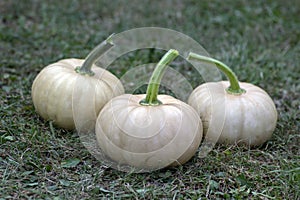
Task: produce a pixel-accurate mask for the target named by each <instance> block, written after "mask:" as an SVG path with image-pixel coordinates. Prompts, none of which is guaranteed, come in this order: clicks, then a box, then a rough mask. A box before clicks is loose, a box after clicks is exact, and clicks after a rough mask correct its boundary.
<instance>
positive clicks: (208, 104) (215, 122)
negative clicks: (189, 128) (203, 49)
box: [188, 53, 277, 146]
mask: <svg viewBox="0 0 300 200" xmlns="http://www.w3.org/2000/svg"><path fill="white" fill-rule="evenodd" d="M188 59H193V60H198V61H204V62H210V63H215V64H216V66H217V67H218V68H219V69H220V70H221V71H222V72H223V73H224V74H225V75H226V76H227V78H228V80H229V81H221V82H208V83H205V84H202V85H200V86H198V87H197V88H196V89H195V90H194V91H193V92H192V94H191V95H190V97H189V99H188V104H189V105H191V106H192V107H193V108H195V109H196V110H197V112H198V113H199V115H200V116H201V119H202V121H203V126H204V135H206V138H208V140H211V141H218V142H219V143H228V144H246V145H249V146H258V145H261V144H263V143H264V142H266V141H267V140H268V139H270V138H271V136H272V133H273V131H274V129H275V127H276V122H277V111H276V108H275V105H274V102H273V101H272V99H271V98H270V96H269V95H268V94H267V93H266V92H265V91H264V90H263V89H261V88H259V87H257V86H255V85H253V84H250V83H239V81H238V79H237V77H236V75H235V74H234V72H232V71H231V69H230V68H229V67H228V66H226V65H225V64H224V63H222V62H220V61H218V60H215V59H213V58H209V57H206V56H201V55H198V54H195V53H190V55H189V57H188Z"/></svg>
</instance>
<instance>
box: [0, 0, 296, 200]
mask: <svg viewBox="0 0 300 200" xmlns="http://www.w3.org/2000/svg"><path fill="white" fill-rule="evenodd" d="M145 26H156V27H164V28H169V29H173V30H176V31H180V32H182V33H184V34H186V35H189V36H190V37H192V38H194V39H195V40H196V41H197V42H199V43H200V44H201V45H202V46H203V47H204V48H205V49H206V50H207V52H209V54H210V55H211V56H213V57H215V58H217V59H219V60H221V61H223V62H224V63H226V64H228V65H229V66H231V67H232V69H233V70H234V71H235V72H236V74H237V75H238V77H239V79H240V81H246V82H250V83H253V84H256V85H257V86H260V87H262V88H264V89H265V90H266V91H267V92H268V93H269V94H270V96H271V98H272V99H273V100H274V102H275V105H276V107H277V110H278V114H279V115H278V123H277V127H276V129H275V131H274V134H273V136H272V138H271V139H270V140H269V141H268V142H267V143H266V144H264V145H262V146H260V147H259V148H247V147H238V146H224V145H217V146H215V148H214V149H213V151H211V152H210V153H209V154H208V156H207V157H205V158H198V157H197V156H195V157H193V158H192V159H191V160H190V161H189V162H188V163H186V164H185V165H183V166H180V167H177V168H168V169H162V170H159V171H154V172H151V173H141V174H135V173H125V172H120V171H117V170H115V169H112V168H108V167H106V166H104V165H101V163H100V162H99V161H98V160H97V159H95V158H94V157H93V156H92V155H91V154H90V153H89V152H88V150H87V149H85V148H84V146H83V145H82V144H81V142H80V139H79V137H78V134H77V133H76V131H66V130H63V129H60V128H57V127H55V126H53V124H52V123H51V122H47V121H44V120H43V119H42V118H40V117H39V116H38V115H37V114H36V112H35V110H34V107H33V103H32V100H31V85H32V82H33V80H34V78H35V77H36V75H37V74H38V73H39V71H40V70H41V69H42V68H43V67H44V66H46V65H48V64H50V63H53V62H55V61H57V60H59V59H63V58H70V57H78V58H84V57H85V56H86V55H87V54H88V53H89V52H90V51H91V50H92V49H93V48H94V47H95V46H96V45H97V44H99V43H100V42H101V41H102V40H103V39H105V38H106V37H107V36H109V35H110V34H112V33H119V32H122V31H125V30H129V29H132V28H137V27H145ZM299 41H300V2H299V1H297V0H288V1H283V0H266V1H260V0H259V1H249V0H240V1H235V0H228V1H221V0H214V1H209V0H202V1H196V0H187V1H180V0H176V1H169V0H167V1H149V0H145V1H138V0H133V1H130V3H128V2H127V1H105V0H103V1H100V0H99V1H87V0H85V1H83V0H65V1H58V0H53V1H38V0H26V1H25V0H24V1H15V0H4V1H0V74H1V76H0V87H1V90H0V106H1V107H0V120H1V121H0V199H1V200H2V199H57V200H58V199H101V198H107V199H300V148H299V145H300V82H299V79H300V66H299V63H300V56H299V55H300V42H299ZM160 56H161V51H156V50H155V51H153V50H149V51H148V50H142V51H138V52H133V53H131V54H128V55H124V56H123V57H121V58H120V59H119V60H118V61H117V62H116V63H113V64H112V66H111V67H110V68H108V69H109V70H110V71H111V72H112V73H114V74H115V75H116V76H118V77H120V76H121V75H122V74H124V73H125V72H126V71H127V70H128V69H129V68H130V67H131V66H136V65H138V64H143V63H148V62H151V61H152V62H157V61H158V59H159V57H160ZM177 67H179V69H178V70H180V65H179V66H177ZM183 67H184V66H183ZM182 71H183V72H182V73H186V74H189V79H190V80H191V82H193V83H195V84H196V83H200V81H201V80H200V79H199V77H198V75H197V74H196V73H189V72H188V71H184V70H182ZM193 86H195V85H193ZM139 90H140V92H143V91H145V87H142V88H140V89H139Z"/></svg>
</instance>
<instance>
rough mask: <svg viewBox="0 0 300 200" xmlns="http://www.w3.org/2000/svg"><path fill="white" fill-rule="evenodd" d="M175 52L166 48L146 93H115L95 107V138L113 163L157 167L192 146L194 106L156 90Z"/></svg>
mask: <svg viewBox="0 0 300 200" xmlns="http://www.w3.org/2000/svg"><path fill="white" fill-rule="evenodd" d="M177 56H178V51H176V50H170V51H169V52H168V53H166V54H165V56H164V57H163V58H162V59H161V60H160V62H159V63H158V64H157V66H156V68H155V70H154V72H153V74H152V76H151V78H150V81H149V85H148V88H147V94H143V95H131V94H124V95H121V96H118V97H115V98H113V99H112V100H110V101H109V102H108V103H107V104H106V105H105V106H104V107H103V109H102V111H101V112H100V114H99V116H98V118H97V122H96V138H97V141H98V144H99V147H100V149H101V151H103V152H104V153H105V155H107V156H108V157H109V158H110V159H111V160H112V161H113V163H114V164H115V165H116V166H115V167H117V168H119V167H118V166H126V167H127V168H128V167H129V168H133V170H137V171H150V170H157V169H160V168H163V167H167V166H171V165H173V166H174V165H178V164H183V163H185V162H187V161H188V160H189V159H190V158H191V157H192V156H193V155H194V154H195V152H196V151H197V149H198V147H199V144H200V142H201V138H202V132H203V130H202V123H201V120H200V118H199V116H198V114H197V113H196V111H195V110H194V109H193V108H192V107H191V106H189V105H187V104H186V103H184V102H182V101H180V100H177V99H175V98H173V97H171V96H168V95H158V90H159V85H160V82H161V79H162V76H163V74H164V72H165V69H166V67H167V66H168V63H170V62H171V61H172V60H173V59H175V58H176V57H177ZM121 168H122V167H121Z"/></svg>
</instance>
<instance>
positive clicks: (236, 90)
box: [187, 52, 246, 95]
mask: <svg viewBox="0 0 300 200" xmlns="http://www.w3.org/2000/svg"><path fill="white" fill-rule="evenodd" d="M187 59H188V60H196V61H205V62H209V63H214V64H216V66H217V67H218V69H220V70H221V71H222V72H223V73H224V74H225V75H226V77H227V79H228V80H229V83H230V85H229V87H228V88H227V89H226V91H227V92H228V93H230V94H234V95H241V94H243V93H245V92H246V90H244V89H243V88H241V87H240V85H239V80H238V78H237V76H236V75H235V73H234V72H233V71H232V70H231V69H230V68H229V67H228V66H227V65H225V64H224V63H222V62H220V61H219V60H216V59H213V58H210V57H206V56H202V55H199V54H196V53H192V52H190V53H189V55H188V57H187Z"/></svg>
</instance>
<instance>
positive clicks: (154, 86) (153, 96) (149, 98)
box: [140, 49, 179, 106]
mask: <svg viewBox="0 0 300 200" xmlns="http://www.w3.org/2000/svg"><path fill="white" fill-rule="evenodd" d="M178 55H179V53H178V51H177V50H174V49H171V50H169V51H168V52H167V53H166V54H165V55H164V56H163V57H162V59H161V60H160V61H159V62H158V64H157V65H156V67H155V69H154V71H153V73H152V76H151V78H150V81H149V84H148V87H147V93H146V98H145V99H143V100H142V101H140V104H141V105H151V106H153V105H160V104H161V102H160V101H159V100H158V99H157V95H158V91H159V86H160V82H161V79H162V77H163V75H164V73H165V71H166V68H167V67H168V64H169V63H171V62H172V61H173V60H174V59H175V58H176V57H177V56H178Z"/></svg>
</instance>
